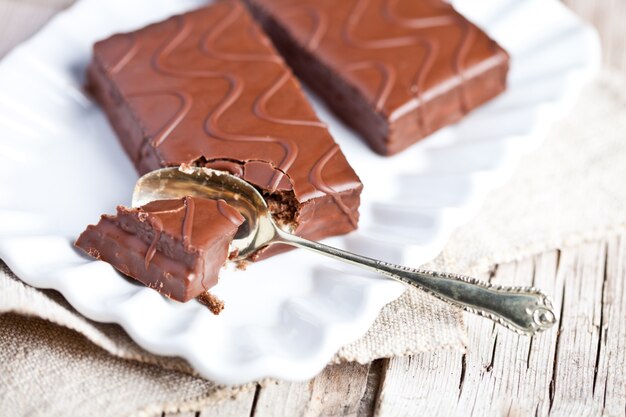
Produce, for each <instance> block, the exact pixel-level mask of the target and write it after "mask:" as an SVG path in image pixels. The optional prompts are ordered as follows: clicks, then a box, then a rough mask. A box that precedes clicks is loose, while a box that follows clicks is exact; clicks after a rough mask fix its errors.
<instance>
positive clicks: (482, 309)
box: [276, 230, 556, 335]
mask: <svg viewBox="0 0 626 417" xmlns="http://www.w3.org/2000/svg"><path fill="white" fill-rule="evenodd" d="M276 242H277V243H278V242H280V243H285V244H289V245H292V246H297V247H301V248H305V249H310V250H312V251H314V252H317V253H320V254H322V255H326V256H329V257H331V258H334V259H338V260H340V261H344V262H348V263H351V264H353V265H357V266H360V267H363V268H365V269H368V270H370V271H373V272H377V273H379V274H382V275H384V276H386V277H389V278H392V279H395V280H397V281H402V282H404V283H405V284H408V285H412V286H414V287H417V288H420V289H422V290H424V291H426V292H427V293H429V294H432V295H434V296H435V297H437V298H439V299H441V300H443V301H446V302H448V303H450V304H453V305H455V306H457V307H460V308H462V309H464V310H465V311H468V312H470V313H475V314H479V315H482V316H484V317H487V318H489V319H491V320H493V321H495V322H497V323H499V324H501V325H503V326H505V327H507V328H509V329H511V330H514V331H516V332H518V333H520V334H525V335H534V334H536V333H538V332H541V331H543V330H546V329H548V328H550V327H551V326H552V325H553V324H554V323H556V315H555V313H554V309H553V307H552V303H551V302H550V299H549V297H548V296H546V295H545V294H543V293H542V292H541V291H539V290H538V289H535V288H532V287H504V286H500V285H492V284H489V283H487V282H484V281H479V280H477V279H475V278H471V277H467V276H463V275H456V274H448V273H440V272H434V271H426V270H422V269H413V268H407V267H404V266H400V265H393V264H390V263H387V262H383V261H378V260H376V259H372V258H368V257H365V256H361V255H357V254H354V253H351V252H348V251H344V250H341V249H337V248H333V247H331V246H327V245H324V244H322V243H318V242H313V241H310V240H307V239H303V238H301V237H299V236H295V235H291V234H289V233H286V232H284V231H282V230H279V231H278V233H277V240H276Z"/></svg>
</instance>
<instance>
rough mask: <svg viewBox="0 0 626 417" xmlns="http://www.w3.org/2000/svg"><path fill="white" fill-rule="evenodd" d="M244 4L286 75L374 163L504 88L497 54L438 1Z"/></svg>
mask: <svg viewBox="0 0 626 417" xmlns="http://www.w3.org/2000/svg"><path fill="white" fill-rule="evenodd" d="M246 2H247V3H248V4H249V5H250V6H251V7H252V9H253V10H254V12H255V13H256V17H258V18H259V19H260V21H261V22H262V23H263V24H264V27H265V29H266V31H267V32H268V33H269V34H270V36H272V38H273V40H274V42H275V43H276V44H277V46H278V47H279V48H280V49H281V52H283V55H284V56H285V58H286V59H287V61H288V62H289V63H290V64H291V66H292V68H294V71H295V72H296V73H297V74H298V75H299V76H301V77H302V78H303V79H305V81H307V82H308V83H310V84H311V85H312V87H313V88H314V89H315V90H316V91H317V92H318V93H319V94H320V95H322V96H323V97H324V98H326V99H327V101H328V103H329V105H330V106H331V107H333V108H334V109H335V110H336V111H337V112H338V113H339V115H340V116H342V117H343V118H344V119H346V121H347V122H348V123H350V124H352V125H353V126H354V127H355V128H357V129H359V130H360V131H361V133H363V134H364V136H365V137H366V138H368V139H370V141H371V142H373V143H372V146H373V147H374V149H375V150H377V151H379V152H381V153H384V154H388V153H393V152H397V151H398V150H400V149H402V148H404V147H406V146H408V144H410V143H413V142H415V140H417V139H419V138H421V137H423V136H425V135H426V134H428V133H430V132H432V131H433V130H436V129H437V128H439V127H442V126H443V125H445V124H449V123H451V122H453V121H455V120H458V119H459V118H460V117H461V116H462V115H463V114H466V113H467V112H468V111H470V110H471V109H473V108H475V107H476V106H478V105H480V104H481V103H482V102H484V101H485V100H487V99H488V98H491V97H493V96H494V95H496V94H498V93H499V92H501V91H502V90H503V89H504V87H505V80H506V73H507V68H508V65H507V62H508V55H507V54H506V52H505V51H504V50H503V49H502V48H501V47H499V46H498V45H497V44H496V43H495V42H494V41H493V40H491V39H489V37H488V36H487V35H486V34H485V33H484V32H482V31H481V30H480V29H479V28H478V27H476V26H475V25H474V24H472V23H471V22H469V21H468V20H467V19H465V18H464V17H463V16H461V15H460V14H459V13H457V12H456V11H455V10H454V9H453V8H452V6H450V5H449V4H448V3H446V2H443V1H440V0H345V1H336V0H246ZM490 70H493V71H491V72H490ZM328 73H330V74H332V75H331V76H328ZM487 73H489V75H488V76H487V77H483V76H482V75H484V74H487ZM324 74H326V76H324ZM448 94H449V95H451V97H446V95H448ZM438 98H440V99H439V100H437V99H438ZM359 100H362V101H363V102H364V103H366V104H363V105H361V107H358V105H357V104H355V103H354V102H355V101H359ZM344 101H345V103H344ZM429 103H433V105H429ZM435 103H436V104H435ZM362 108H369V114H368V115H367V116H365V117H364V116H363V112H362V111H361V112H360V115H359V116H358V117H357V114H356V113H358V112H359V110H362ZM407 117H408V118H411V119H413V120H412V121H411V122H410V123H409V122H408V121H403V122H402V119H403V118H407ZM368 118H369V119H371V120H365V119H368ZM376 118H378V119H379V121H378V122H377V121H376ZM394 142H395V143H394Z"/></svg>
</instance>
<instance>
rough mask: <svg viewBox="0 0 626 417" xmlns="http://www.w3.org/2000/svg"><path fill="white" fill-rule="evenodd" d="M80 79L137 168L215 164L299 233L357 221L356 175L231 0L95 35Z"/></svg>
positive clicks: (338, 230) (318, 233)
mask: <svg viewBox="0 0 626 417" xmlns="http://www.w3.org/2000/svg"><path fill="white" fill-rule="evenodd" d="M88 79H89V83H90V87H91V90H92V91H93V93H94V95H95V96H96V98H97V99H98V101H99V102H100V103H101V104H102V106H103V108H104V110H105V112H106V113H107V115H108V117H109V119H110V121H111V123H112V124H113V127H114V128H115V130H116V132H117V134H118V136H119V139H120V141H121V143H122V145H123V146H124V148H125V150H126V152H127V153H128V155H129V156H130V158H131V159H132V161H133V162H134V164H135V166H136V168H137V170H138V171H139V172H140V173H142V174H143V173H146V172H148V171H151V170H154V169H157V168H160V167H166V166H178V165H182V164H188V165H203V166H208V167H210V168H214V169H221V170H227V171H229V172H231V173H233V174H235V175H237V176H240V177H242V178H244V179H245V180H247V181H249V182H250V183H252V184H253V185H255V186H256V187H257V188H258V189H259V190H260V191H261V192H262V193H263V195H264V196H265V198H266V199H267V201H268V203H269V205H270V208H271V210H272V212H273V214H274V216H275V218H276V219H277V220H278V221H279V222H281V223H286V224H288V225H290V226H292V227H293V230H294V231H295V233H296V234H298V235H300V236H304V237H307V238H310V239H321V238H324V237H327V236H331V235H337V234H342V233H346V232H349V231H351V230H353V229H355V228H356V227H357V221H358V206H359V196H360V192H361V188H362V185H361V183H360V181H359V178H358V177H357V175H356V174H355V173H354V171H353V169H352V168H351V167H350V165H348V162H347V161H346V158H345V157H344V155H343V153H342V152H341V150H340V149H339V147H338V145H337V144H336V143H335V142H334V141H333V139H332V137H331V136H330V134H329V132H328V130H327V128H326V126H325V125H324V124H323V123H322V122H320V121H319V120H318V118H317V117H316V115H315V113H314V111H313V109H312V108H311V106H310V105H309V103H308V102H307V100H306V98H305V97H304V94H303V93H302V91H301V89H300V86H299V84H298V82H297V81H296V80H295V78H294V77H293V75H292V73H291V71H290V70H289V68H288V67H287V66H286V65H285V63H284V62H283V59H282V58H281V57H280V55H278V53H277V52H276V51H275V50H274V48H273V47H272V45H271V43H270V41H269V40H268V38H267V37H266V36H265V35H264V34H263V33H262V32H261V30H260V29H259V28H258V27H257V25H256V24H255V23H254V21H253V20H252V18H251V17H250V16H249V14H248V12H247V10H246V9H245V7H243V6H242V5H240V4H239V2H237V1H232V0H226V1H221V2H218V3H216V4H215V5H212V6H209V7H206V8H203V9H199V10H196V11H193V12H190V13H186V14H183V15H180V16H175V17H172V18H170V19H168V20H165V21H163V22H160V23H156V24H153V25H150V26H148V27H146V28H144V29H141V30H138V31H136V32H133V33H128V34H120V35H115V36H113V37H111V38H109V39H106V40H104V41H101V42H98V43H97V44H96V45H95V47H94V59H93V62H92V64H91V66H90V68H89V73H88ZM279 246H282V247H283V248H284V246H283V245H278V246H276V247H273V248H272V249H271V251H272V252H275V251H276V249H275V248H278V247H279Z"/></svg>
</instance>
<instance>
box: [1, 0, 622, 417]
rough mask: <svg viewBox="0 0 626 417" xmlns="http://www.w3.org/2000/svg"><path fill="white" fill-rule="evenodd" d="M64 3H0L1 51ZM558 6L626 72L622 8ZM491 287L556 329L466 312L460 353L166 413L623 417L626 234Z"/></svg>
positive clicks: (580, 3)
mask: <svg viewBox="0 0 626 417" xmlns="http://www.w3.org/2000/svg"><path fill="white" fill-rule="evenodd" d="M103 1H105V0H103ZM71 3H72V0H0V56H2V55H4V54H5V53H6V52H7V51H8V50H10V48H12V47H13V46H14V45H16V44H17V43H19V42H20V41H22V40H24V39H26V38H27V37H28V36H30V35H31V34H32V33H34V32H35V31H36V30H37V29H38V28H39V27H40V26H41V25H43V24H44V23H45V22H46V21H47V20H48V19H49V18H50V17H51V16H53V15H54V14H55V13H56V12H57V11H59V10H61V9H62V8H64V7H66V6H68V5H69V4H71ZM565 3H566V4H567V5H569V6H570V7H571V8H572V9H573V10H575V11H576V12H577V13H578V14H579V15H580V16H581V17H582V18H583V19H585V20H586V21H588V22H590V23H591V24H593V25H594V26H596V27H597V28H598V30H599V32H600V35H601V38H602V43H603V47H604V49H603V59H604V62H605V64H606V65H609V66H612V67H614V68H617V69H621V70H625V71H626V1H625V0H598V1H593V0H566V1H565ZM492 281H493V282H497V283H501V284H514V285H536V286H538V287H541V288H544V289H545V290H546V291H548V292H549V293H551V294H553V296H554V299H555V303H556V308H557V310H558V311H559V314H560V321H559V329H558V331H551V332H548V333H545V334H541V335H539V336H536V337H533V338H524V337H520V336H518V335H516V334H513V333H512V332H509V331H507V330H504V329H502V328H500V327H498V326H495V325H494V324H492V323H491V322H489V321H487V320H483V319H480V318H477V317H474V316H469V315H468V316H467V325H468V329H469V338H470V344H469V347H468V350H467V352H466V353H460V352H455V351H446V350H441V351H437V352H432V353H424V354H420V355H415V356H411V357H404V358H392V359H382V360H377V361H374V362H373V363H371V364H369V365H358V364H353V363H350V364H342V365H332V366H329V367H327V368H326V369H325V370H324V371H323V372H322V373H321V374H320V375H319V376H317V377H316V378H315V379H313V380H311V381H309V382H304V383H290V382H278V383H276V384H271V385H267V386H264V387H260V386H259V387H257V389H256V391H255V392H247V393H243V394H241V395H240V396H238V397H236V398H232V399H229V400H227V401H226V402H223V403H221V404H219V405H217V406H213V407H209V408H207V409H204V410H198V411H197V412H195V413H185V414H167V417H174V416H176V417H208V416H218V417H238V416H255V417H275V416H288V417H292V416H310V417H314V416H356V417H366V416H394V417H395V416H399V417H401V416H407V417H408V416H454V415H458V416H481V417H482V416H567V417H570V416H598V417H599V416H616V417H618V416H626V235H623V236H614V237H611V238H609V239H607V240H606V241H599V242H594V243H588V244H585V245H582V246H580V247H574V248H567V249H563V250H561V251H552V252H548V253H544V254H541V255H538V256H536V257H534V258H532V259H526V260H523V261H520V262H515V263H510V264H504V265H499V266H498V267H497V269H496V271H495V273H494V274H493V277H492Z"/></svg>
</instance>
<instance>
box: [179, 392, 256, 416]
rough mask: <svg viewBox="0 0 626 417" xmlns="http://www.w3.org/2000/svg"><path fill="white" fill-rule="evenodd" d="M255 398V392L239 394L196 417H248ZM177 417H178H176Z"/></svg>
mask: <svg viewBox="0 0 626 417" xmlns="http://www.w3.org/2000/svg"><path fill="white" fill-rule="evenodd" d="M257 390H258V387H257ZM255 396H256V391H255V390H250V391H245V392H240V393H239V394H237V396H236V397H234V398H229V399H226V400H224V401H221V402H219V403H217V404H215V405H212V406H209V407H205V408H203V409H202V411H200V412H199V413H198V416H197V417H239V416H241V417H248V416H251V415H252V407H253V405H254V399H255ZM176 417H178V416H176ZM189 417H195V416H189Z"/></svg>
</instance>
